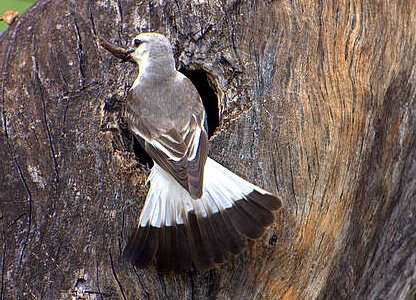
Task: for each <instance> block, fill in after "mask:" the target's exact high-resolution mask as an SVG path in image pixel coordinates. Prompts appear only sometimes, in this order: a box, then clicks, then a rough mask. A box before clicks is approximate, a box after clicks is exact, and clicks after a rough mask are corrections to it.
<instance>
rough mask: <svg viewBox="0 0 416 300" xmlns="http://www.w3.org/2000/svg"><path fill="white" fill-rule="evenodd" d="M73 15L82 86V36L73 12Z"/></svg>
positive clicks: (83, 76)
mask: <svg viewBox="0 0 416 300" xmlns="http://www.w3.org/2000/svg"><path fill="white" fill-rule="evenodd" d="M73 15H74V26H75V32H76V35H77V45H78V51H77V53H78V59H79V65H78V69H79V74H80V75H81V86H82V87H84V84H85V72H84V68H83V66H82V64H83V62H84V53H83V48H82V38H81V34H80V32H79V27H78V23H77V19H76V18H75V13H74V14H73Z"/></svg>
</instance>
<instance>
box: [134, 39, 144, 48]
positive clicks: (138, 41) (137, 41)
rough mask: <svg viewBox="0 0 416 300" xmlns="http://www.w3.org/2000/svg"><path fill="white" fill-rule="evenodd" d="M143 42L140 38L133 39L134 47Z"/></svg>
mask: <svg viewBox="0 0 416 300" xmlns="http://www.w3.org/2000/svg"><path fill="white" fill-rule="evenodd" d="M141 43H142V42H141V41H140V40H139V39H134V41H133V45H134V47H139V45H140V44H141Z"/></svg>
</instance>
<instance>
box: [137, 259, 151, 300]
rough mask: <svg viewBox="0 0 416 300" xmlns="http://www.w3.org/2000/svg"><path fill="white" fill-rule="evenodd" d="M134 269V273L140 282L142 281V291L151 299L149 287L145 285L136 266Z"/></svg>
mask: <svg viewBox="0 0 416 300" xmlns="http://www.w3.org/2000/svg"><path fill="white" fill-rule="evenodd" d="M133 271H134V274H136V277H137V280H138V281H139V283H140V286H141V288H142V291H143V292H144V293H145V294H146V296H147V299H150V293H149V292H148V291H147V289H146V288H145V286H144V284H143V282H142V280H141V278H140V276H139V274H138V273H137V270H136V267H134V266H133Z"/></svg>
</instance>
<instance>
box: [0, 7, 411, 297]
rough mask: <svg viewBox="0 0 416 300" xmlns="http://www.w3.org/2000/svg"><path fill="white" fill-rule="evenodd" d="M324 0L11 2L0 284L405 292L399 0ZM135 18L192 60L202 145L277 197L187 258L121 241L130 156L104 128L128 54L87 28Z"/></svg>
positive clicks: (103, 31)
mask: <svg viewBox="0 0 416 300" xmlns="http://www.w3.org/2000/svg"><path fill="white" fill-rule="evenodd" d="M337 3H338V2H337V1H323V2H319V1H312V0H306V1H295V2H293V1H285V0H284V1H260V0H259V1H238V0H236V1H225V0H224V1H185V0H177V1H158V2H155V1H147V0H145V1H126V0H119V1H115V0H109V1H92V0H90V1H87V0H84V1H78V0H57V1H47V0H41V1H39V2H38V3H36V4H35V5H34V7H32V8H31V9H30V10H28V11H27V12H26V13H25V14H24V15H23V16H22V17H20V18H19V19H18V21H17V22H16V23H14V24H13V25H12V26H11V27H10V28H9V30H8V31H7V32H5V33H4V34H3V35H2V36H1V37H0V58H1V77H0V84H1V85H0V91H1V93H0V96H1V134H0V161H1V163H0V174H2V175H0V198H1V202H0V208H1V212H0V226H1V238H0V240H1V243H0V245H1V248H0V251H1V260H0V264H1V299H24V298H28V299H44V298H46V299H59V298H70V297H71V296H72V297H74V298H75V299H76V297H78V299H230V298H232V299H280V298H282V299H316V298H318V299H409V300H410V299H414V297H415V294H416V251H415V249H416V221H415V215H416V201H415V197H416V84H415V83H416V68H415V65H416V64H415V63H416V60H415V59H416V49H415V47H416V2H414V1H385V0H384V1H363V2H360V1H350V2H348V1H347V2H345V3H341V2H340V3H339V4H337ZM137 28H139V29H140V30H144V29H145V28H147V30H149V29H150V30H152V31H158V32H161V33H164V34H165V35H166V36H168V37H169V39H170V40H171V41H172V44H173V46H174V53H175V57H176V59H177V63H178V67H180V68H181V69H182V70H185V71H188V72H191V71H192V70H203V71H204V72H205V73H204V74H207V76H208V80H209V81H210V83H211V84H212V86H213V88H214V90H215V93H216V95H217V97H218V107H219V115H220V118H219V126H218V129H217V130H216V132H215V133H214V136H213V137H212V138H211V141H210V143H211V150H210V151H211V152H210V156H211V157H212V158H214V159H216V160H217V161H219V162H220V163H222V164H223V165H225V166H226V167H228V168H229V169H231V170H232V171H234V172H236V173H237V174H240V175H242V176H243V177H245V178H247V179H248V180H249V181H251V182H253V183H255V184H258V185H259V186H261V187H264V188H265V189H267V190H269V191H271V192H273V193H276V194H278V195H279V196H280V197H281V198H282V199H283V202H284V204H283V209H281V210H280V211H279V212H277V213H276V222H275V224H274V225H273V226H272V227H271V228H270V229H269V230H268V231H267V233H266V234H265V235H264V236H263V237H262V238H261V239H260V240H258V241H256V242H254V243H252V244H251V245H250V247H249V249H248V250H247V251H246V252H244V253H243V254H242V255H239V256H237V257H236V258H234V259H233V260H232V261H230V262H229V263H227V264H224V265H222V266H219V267H217V268H216V269H213V270H211V271H208V272H205V273H198V272H189V273H186V274H158V273H157V272H156V271H155V270H154V269H152V268H150V269H146V270H137V269H134V268H133V267H132V265H131V264H129V263H128V262H126V261H125V260H124V259H123V257H122V256H121V254H122V250H123V247H124V246H125V244H126V242H127V239H128V237H129V235H130V233H131V232H132V229H133V228H134V227H135V226H136V222H137V217H138V216H139V214H140V209H141V207H142V205H143V201H144V198H145V195H146V191H147V188H146V186H145V177H146V175H147V169H146V167H144V166H143V164H142V163H141V162H140V161H139V160H138V158H137V157H136V156H135V154H134V151H133V150H134V149H133V148H134V147H133V146H132V143H131V141H130V139H129V138H128V133H126V131H119V130H111V127H112V126H113V125H114V124H115V123H117V122H119V123H120V118H119V113H120V105H122V104H123V101H124V100H123V99H124V96H125V95H126V92H127V89H128V88H129V86H130V85H131V84H132V82H133V80H134V78H135V76H136V75H137V71H138V70H137V68H136V67H135V66H133V65H126V64H119V63H118V61H117V59H115V58H114V57H112V56H111V55H110V54H109V53H108V52H106V51H105V50H104V49H103V48H101V47H100V46H99V44H98V35H102V36H103V37H104V38H106V39H107V40H109V41H111V42H112V43H113V44H115V45H119V46H127V44H128V43H129V42H130V40H131V39H132V37H133V36H135V35H136V34H137ZM210 101H211V103H208V104H207V105H208V106H210V107H215V106H217V99H215V97H214V98H210ZM214 111H215V110H214ZM208 126H210V124H208ZM109 128H110V129H109ZM211 128H212V124H211ZM138 152H140V151H136V154H139V153H138Z"/></svg>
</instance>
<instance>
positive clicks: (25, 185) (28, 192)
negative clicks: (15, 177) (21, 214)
mask: <svg viewBox="0 0 416 300" xmlns="http://www.w3.org/2000/svg"><path fill="white" fill-rule="evenodd" d="M8 145H9V147H11V146H10V144H9V143H8ZM13 160H14V162H15V164H16V167H17V170H18V171H19V177H20V180H21V181H22V183H23V186H24V187H25V190H26V193H27V196H28V203H29V212H28V216H27V217H28V225H27V227H28V228H27V234H26V237H25V240H24V242H23V248H22V251H21V252H20V257H19V264H18V265H17V272H16V280H17V276H18V275H19V269H20V266H21V264H22V259H23V255H24V252H25V250H26V246H27V244H28V241H29V235H30V230H31V226H32V194H31V193H30V190H29V187H28V186H27V184H26V180H25V178H24V176H23V172H22V170H21V169H20V166H19V163H18V162H17V159H16V158H15V157H13Z"/></svg>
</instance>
